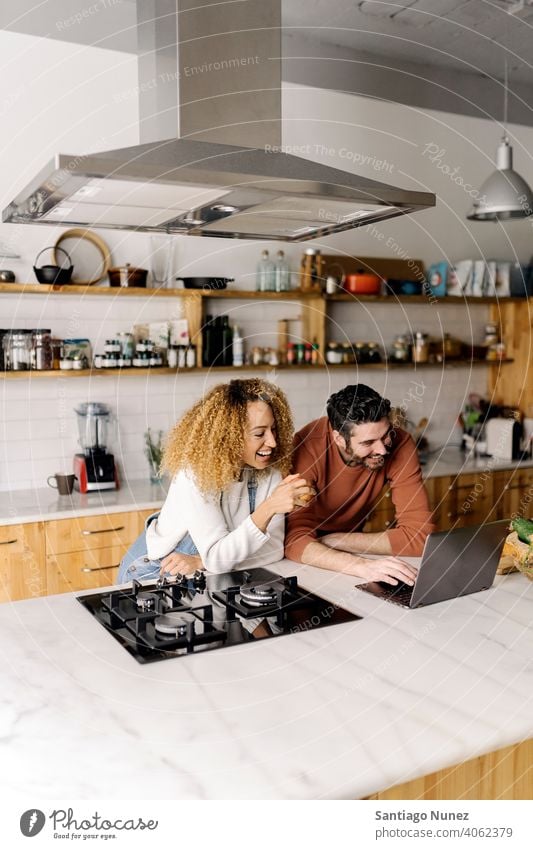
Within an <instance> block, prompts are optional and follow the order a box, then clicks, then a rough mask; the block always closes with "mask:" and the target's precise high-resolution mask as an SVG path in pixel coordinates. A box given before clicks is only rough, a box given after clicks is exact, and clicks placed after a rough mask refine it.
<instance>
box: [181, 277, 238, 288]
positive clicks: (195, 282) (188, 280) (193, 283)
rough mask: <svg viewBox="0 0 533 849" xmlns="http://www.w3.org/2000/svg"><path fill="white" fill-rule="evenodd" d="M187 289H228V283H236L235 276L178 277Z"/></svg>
mask: <svg viewBox="0 0 533 849" xmlns="http://www.w3.org/2000/svg"><path fill="white" fill-rule="evenodd" d="M176 281H177V282H178V283H183V285H184V287H185V288H186V289H227V286H228V283H234V282H235V278H234V277H176Z"/></svg>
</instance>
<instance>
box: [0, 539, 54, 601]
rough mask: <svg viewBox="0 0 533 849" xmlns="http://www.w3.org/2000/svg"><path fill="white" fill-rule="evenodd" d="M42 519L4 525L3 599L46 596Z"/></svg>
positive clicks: (0, 558) (0, 546)
mask: <svg viewBox="0 0 533 849" xmlns="http://www.w3.org/2000/svg"><path fill="white" fill-rule="evenodd" d="M46 592H47V588H46V569H45V548H44V533H43V523H42V522H30V523H28V524H23V525H2V526H1V527H0V602H3V601H19V600H20V599H23V598H36V597H38V596H42V595H46Z"/></svg>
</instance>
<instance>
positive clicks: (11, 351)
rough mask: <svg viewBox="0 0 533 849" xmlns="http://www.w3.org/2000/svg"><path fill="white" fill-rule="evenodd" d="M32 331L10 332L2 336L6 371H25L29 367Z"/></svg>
mask: <svg viewBox="0 0 533 849" xmlns="http://www.w3.org/2000/svg"><path fill="white" fill-rule="evenodd" d="M31 340H32V331H31V330H11V331H9V332H8V333H6V334H5V336H4V359H5V367H6V369H7V370H8V371H27V370H28V369H29V368H30V366H31V352H32V344H31Z"/></svg>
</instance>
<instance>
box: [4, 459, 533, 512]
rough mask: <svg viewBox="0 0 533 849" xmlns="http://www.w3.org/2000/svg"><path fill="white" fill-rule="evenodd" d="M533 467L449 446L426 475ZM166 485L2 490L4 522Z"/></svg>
mask: <svg viewBox="0 0 533 849" xmlns="http://www.w3.org/2000/svg"><path fill="white" fill-rule="evenodd" d="M532 467H533V460H525V461H522V462H521V463H520V464H518V463H516V462H512V461H509V460H494V459H493V458H491V457H477V458H476V457H473V456H471V455H465V454H464V453H463V452H462V451H460V450H459V449H458V448H445V449H444V450H442V451H440V452H439V453H436V454H432V455H431V456H430V457H429V458H428V461H427V463H426V465H424V466H423V467H422V474H423V476H424V478H431V477H441V476H445V475H456V474H467V473H470V472H483V471H491V470H492V471H497V470H499V469H526V468H532ZM165 494H166V487H165V483H163V484H156V485H153V484H150V483H149V482H148V481H129V482H127V483H125V484H123V485H122V487H121V489H119V490H111V491H106V492H90V493H86V494H85V495H82V494H81V493H79V492H73V493H72V495H63V496H59V495H58V494H57V491H56V490H54V489H52V488H51V487H45V488H44V489H34V490H13V491H12V492H0V525H13V524H16V523H17V522H20V523H25V522H42V521H48V520H50V519H71V518H73V517H74V516H89V515H91V513H95V514H97V513H121V512H123V511H128V510H150V509H152V508H153V509H154V510H157V509H158V508H159V507H161V505H162V504H163V501H164V500H165Z"/></svg>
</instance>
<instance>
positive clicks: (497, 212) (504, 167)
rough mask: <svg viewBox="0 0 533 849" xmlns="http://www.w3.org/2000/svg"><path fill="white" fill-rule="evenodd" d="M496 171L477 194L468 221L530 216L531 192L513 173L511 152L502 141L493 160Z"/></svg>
mask: <svg viewBox="0 0 533 849" xmlns="http://www.w3.org/2000/svg"><path fill="white" fill-rule="evenodd" d="M496 164H497V170H496V171H495V172H494V173H493V174H491V175H490V177H488V178H487V179H486V180H485V182H484V183H483V185H482V186H481V188H480V190H479V198H478V200H476V201H475V203H474V205H473V207H472V210H471V212H469V214H468V215H467V218H468V219H469V220H470V221H506V220H511V219H513V218H527V217H528V216H529V215H533V192H532V191H531V189H530V188H529V186H528V184H527V183H526V181H525V180H524V179H523V177H521V176H520V174H517V173H516V171H514V170H513V148H512V147H511V145H510V144H509V140H508V139H507V138H504V139H503V141H502V143H501V144H500V146H499V147H498V152H497V156H496Z"/></svg>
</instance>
